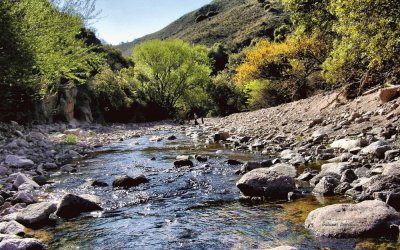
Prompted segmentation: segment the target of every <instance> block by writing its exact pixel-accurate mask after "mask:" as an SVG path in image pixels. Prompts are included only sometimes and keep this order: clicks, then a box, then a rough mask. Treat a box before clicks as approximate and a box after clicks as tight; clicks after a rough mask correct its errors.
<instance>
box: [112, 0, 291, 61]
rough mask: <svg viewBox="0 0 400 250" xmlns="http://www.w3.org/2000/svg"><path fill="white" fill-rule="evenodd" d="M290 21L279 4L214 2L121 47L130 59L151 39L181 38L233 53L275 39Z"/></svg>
mask: <svg viewBox="0 0 400 250" xmlns="http://www.w3.org/2000/svg"><path fill="white" fill-rule="evenodd" d="M288 22H289V17H288V15H287V14H286V13H284V12H283V10H282V5H281V3H280V1H279V0H274V1H266V0H214V1H213V2H212V3H210V4H208V5H205V6H203V7H201V8H200V9H198V10H195V11H192V12H190V13H188V14H186V15H184V16H182V17H181V18H179V19H178V20H176V21H174V22H172V23H171V24H169V25H168V26H167V27H165V28H163V29H161V30H160V31H157V32H155V33H153V34H149V35H146V36H144V37H142V38H139V39H136V40H134V41H132V42H128V43H123V44H120V45H118V46H117V47H118V48H119V49H121V51H122V53H123V54H124V55H130V54H131V53H132V48H133V47H134V46H135V44H138V43H140V42H143V41H146V40H151V39H167V38H179V39H182V40H185V41H188V42H191V43H195V44H204V45H207V46H212V45H213V44H215V43H217V42H221V43H223V44H224V45H226V46H227V47H228V48H230V49H231V50H232V51H238V50H240V49H241V48H243V47H246V46H248V45H249V44H250V43H251V41H252V40H253V39H254V38H256V37H269V38H273V31H274V30H275V29H276V28H277V27H279V26H281V25H282V24H283V23H288Z"/></svg>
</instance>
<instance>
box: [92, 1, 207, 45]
mask: <svg viewBox="0 0 400 250" xmlns="http://www.w3.org/2000/svg"><path fill="white" fill-rule="evenodd" d="M210 2H211V0H97V3H96V8H97V10H101V15H100V18H99V20H97V21H96V22H95V23H94V24H92V26H93V27H94V28H95V29H96V31H97V32H96V33H97V34H98V36H99V37H100V38H101V39H104V40H105V41H106V42H107V43H110V44H114V45H116V44H119V43H121V42H128V41H132V40H134V39H135V38H139V37H142V36H144V35H147V34H150V33H153V32H156V31H158V30H160V29H162V28H164V27H165V26H167V25H168V24H170V23H171V22H173V21H175V20H176V19H178V18H179V17H181V16H182V15H184V14H186V13H188V12H190V11H193V10H195V9H198V8H200V7H202V6H203V5H206V4H208V3H210Z"/></svg>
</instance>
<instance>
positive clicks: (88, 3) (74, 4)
mask: <svg viewBox="0 0 400 250" xmlns="http://www.w3.org/2000/svg"><path fill="white" fill-rule="evenodd" d="M50 2H51V3H52V4H53V5H54V6H57V8H58V9H59V10H60V11H61V12H63V13H67V14H70V15H73V16H79V17H81V19H82V20H83V21H84V23H85V25H86V26H89V25H90V24H91V22H93V21H95V20H96V19H97V18H98V17H99V15H100V14H101V11H99V10H97V9H96V2H97V1H96V0H50Z"/></svg>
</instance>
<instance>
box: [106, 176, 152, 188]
mask: <svg viewBox="0 0 400 250" xmlns="http://www.w3.org/2000/svg"><path fill="white" fill-rule="evenodd" d="M147 182H149V179H147V178H146V177H145V176H144V175H140V176H138V177H135V178H132V177H129V176H121V177H118V178H116V179H115V180H114V181H113V184H112V185H113V187H115V188H118V187H120V188H130V187H136V186H139V185H140V184H144V183H147Z"/></svg>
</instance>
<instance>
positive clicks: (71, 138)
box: [65, 135, 78, 145]
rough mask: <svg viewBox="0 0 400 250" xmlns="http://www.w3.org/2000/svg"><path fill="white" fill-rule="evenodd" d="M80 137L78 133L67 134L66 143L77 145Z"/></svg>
mask: <svg viewBox="0 0 400 250" xmlns="http://www.w3.org/2000/svg"><path fill="white" fill-rule="evenodd" d="M77 141H78V138H77V136H76V135H67V136H66V137H65V143H66V144H68V145H76V143H77Z"/></svg>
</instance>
